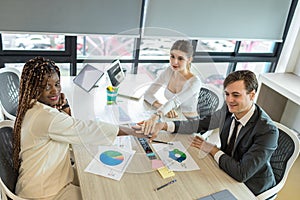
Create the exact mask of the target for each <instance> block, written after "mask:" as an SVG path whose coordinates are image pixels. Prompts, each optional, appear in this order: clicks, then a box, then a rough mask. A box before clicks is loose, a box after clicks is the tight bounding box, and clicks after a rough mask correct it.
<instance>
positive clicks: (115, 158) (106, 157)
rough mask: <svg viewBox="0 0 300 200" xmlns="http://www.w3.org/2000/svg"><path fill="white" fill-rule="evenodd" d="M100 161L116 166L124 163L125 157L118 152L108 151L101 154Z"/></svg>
mask: <svg viewBox="0 0 300 200" xmlns="http://www.w3.org/2000/svg"><path fill="white" fill-rule="evenodd" d="M99 158H100V161H101V162H102V163H103V164H105V165H109V166H116V165H119V164H121V163H122V162H123V160H124V156H123V154H121V153H120V152H118V151H113V150H108V151H105V152H103V153H101V154H100V157H99Z"/></svg>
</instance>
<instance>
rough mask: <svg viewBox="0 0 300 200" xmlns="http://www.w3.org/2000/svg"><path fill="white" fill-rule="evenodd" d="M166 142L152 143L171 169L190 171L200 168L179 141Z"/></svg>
mask: <svg viewBox="0 0 300 200" xmlns="http://www.w3.org/2000/svg"><path fill="white" fill-rule="evenodd" d="M172 143H173V145H168V144H152V147H153V148H154V149H155V151H156V153H157V154H158V155H159V157H160V159H161V160H162V161H163V163H164V164H165V165H166V166H167V167H168V168H169V169H170V170H173V171H191V170H198V169H200V168H199V166H198V165H197V163H196V162H195V161H194V159H193V158H192V156H191V155H190V154H189V152H188V151H187V150H186V148H185V147H184V146H183V145H182V143H181V142H179V141H175V142H172Z"/></svg>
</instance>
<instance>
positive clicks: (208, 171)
mask: <svg viewBox="0 0 300 200" xmlns="http://www.w3.org/2000/svg"><path fill="white" fill-rule="evenodd" d="M106 86H107V85H106V83H105V81H103V82H102V83H101V81H100V82H99V87H98V88H95V89H93V90H92V91H91V92H90V93H86V92H85V91H83V90H82V89H80V88H79V87H77V86H75V85H73V84H72V78H70V77H62V87H63V91H64V92H65V93H66V95H67V97H68V99H69V102H70V105H71V108H72V112H73V115H74V116H75V117H76V118H79V119H82V120H100V119H105V118H106V117H107V116H109V115H110V114H108V113H106V112H107V111H108V110H106V109H105V108H106V107H107V105H106V91H105V89H106V88H105V87H106ZM117 99H118V100H117V103H118V104H120V105H122V106H125V107H123V109H124V110H125V111H128V114H129V115H130V117H136V116H138V117H136V119H138V118H139V117H141V118H143V117H145V116H147V115H149V112H148V111H146V114H145V115H144V116H143V114H137V115H136V114H133V115H131V114H132V113H131V111H132V112H141V113H143V111H144V110H145V109H146V110H147V109H148V107H147V106H146V104H145V103H144V102H143V99H140V100H139V101H136V100H130V99H126V98H120V97H118V98H117ZM145 106H146V107H145ZM127 108H128V109H127ZM100 115H104V116H106V117H103V118H101V116H100ZM113 116H115V115H113ZM111 119H112V118H111V117H108V120H111ZM114 123H118V122H117V121H114ZM158 139H161V140H164V141H181V143H182V144H183V145H184V146H185V148H186V149H187V151H188V152H189V153H190V154H191V156H192V157H193V159H194V160H195V161H196V163H197V164H198V166H199V167H200V170H194V171H186V172H175V177H173V178H175V179H176V180H177V182H176V183H175V184H172V185H170V186H167V187H165V188H163V189H161V190H159V191H154V189H155V188H157V187H159V186H161V185H163V184H165V183H167V182H169V181H170V180H172V179H173V178H167V179H163V178H162V177H161V176H160V174H159V173H158V172H157V171H156V170H153V169H152V168H151V161H150V160H149V159H148V157H147V156H146V155H145V153H144V151H143V149H142V148H141V146H140V145H139V143H138V141H137V139H136V137H131V140H132V146H133V149H134V150H136V153H135V154H134V157H133V159H132V161H131V163H130V164H129V166H128V167H127V169H126V172H125V173H124V175H123V176H122V178H121V180H120V181H116V180H113V179H109V178H105V177H103V176H99V175H95V174H91V173H87V172H84V169H85V168H86V167H87V166H88V164H89V163H90V162H91V160H92V159H93V156H94V155H95V154H96V151H97V147H95V146H88V145H73V151H74V155H75V163H76V166H77V172H78V177H79V182H80V187H81V192H82V197H83V199H85V200H93V199H122V200H123V199H128V200H129V199H130V200H132V199H151V200H152V199H164V200H165V199H185V200H186V199H198V198H200V197H204V196H206V195H209V194H212V193H215V192H219V191H221V190H224V189H227V190H229V191H230V192H231V193H232V194H233V195H234V196H235V197H236V198H237V199H256V198H255V196H254V195H253V193H252V192H251V191H250V190H249V189H248V188H247V187H246V185H245V184H243V183H239V182H237V181H235V180H234V179H233V178H231V177H230V176H229V175H227V174H226V173H225V172H224V171H222V170H221V169H220V168H219V167H218V165H217V163H216V162H215V161H214V160H213V158H212V157H211V156H205V155H204V154H203V152H201V151H199V150H198V149H196V148H193V147H190V145H189V144H190V142H191V139H190V137H189V136H187V135H182V134H168V133H165V132H163V133H161V134H159V138H158Z"/></svg>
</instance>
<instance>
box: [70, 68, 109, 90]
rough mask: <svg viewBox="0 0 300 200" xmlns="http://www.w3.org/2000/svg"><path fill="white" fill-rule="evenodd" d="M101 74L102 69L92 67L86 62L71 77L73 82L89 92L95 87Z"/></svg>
mask: <svg viewBox="0 0 300 200" xmlns="http://www.w3.org/2000/svg"><path fill="white" fill-rule="evenodd" d="M103 74H104V72H103V71H101V70H99V69H97V68H95V67H93V66H92V65H89V64H86V65H85V66H84V67H83V68H82V70H81V71H80V72H79V74H78V75H77V76H76V77H75V78H74V79H73V82H74V83H75V84H76V85H78V86H79V87H80V88H82V89H83V90H85V91H86V92H89V91H90V90H91V89H93V88H94V87H95V84H96V83H97V82H98V81H99V79H100V78H101V77H102V76H103Z"/></svg>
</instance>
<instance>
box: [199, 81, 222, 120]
mask: <svg viewBox="0 0 300 200" xmlns="http://www.w3.org/2000/svg"><path fill="white" fill-rule="evenodd" d="M221 94H222V91H221V90H220V89H219V88H217V87H215V86H214V85H211V84H203V85H202V87H201V88H200V92H199V97H198V104H197V111H198V114H199V116H200V118H203V117H205V116H207V115H211V114H212V113H214V112H215V111H216V110H217V109H219V108H221V107H222V105H223V103H224V98H223V96H222V95H221Z"/></svg>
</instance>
